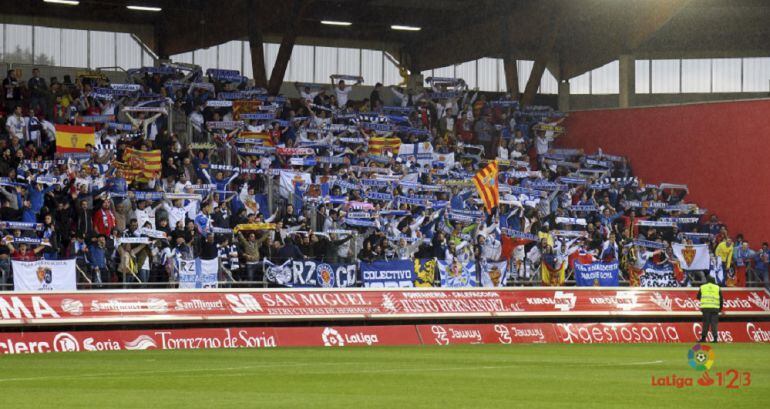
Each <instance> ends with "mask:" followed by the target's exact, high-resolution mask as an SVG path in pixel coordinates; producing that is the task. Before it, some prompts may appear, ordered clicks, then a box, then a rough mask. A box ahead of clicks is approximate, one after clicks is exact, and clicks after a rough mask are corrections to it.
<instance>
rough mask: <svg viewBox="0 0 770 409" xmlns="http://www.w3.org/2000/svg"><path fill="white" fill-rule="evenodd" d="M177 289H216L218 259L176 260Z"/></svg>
mask: <svg viewBox="0 0 770 409" xmlns="http://www.w3.org/2000/svg"><path fill="white" fill-rule="evenodd" d="M177 277H178V279H179V288H217V282H218V281H219V259H218V258H214V259H211V260H202V259H200V258H196V259H194V260H178V261H177Z"/></svg>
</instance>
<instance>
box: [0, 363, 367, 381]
mask: <svg viewBox="0 0 770 409" xmlns="http://www.w3.org/2000/svg"><path fill="white" fill-rule="evenodd" d="M351 363H352V362H351ZM328 364H331V365H342V364H344V363H342V362H340V363H337V362H335V363H328ZM328 364H324V363H294V362H281V363H276V364H272V365H249V366H236V367H229V368H198V369H171V370H167V371H134V372H105V373H98V374H81V375H51V376H35V377H28V378H0V382H15V381H37V380H45V379H81V378H122V377H133V376H136V375H160V374H173V373H188V372H221V371H238V370H243V369H259V368H289V367H299V366H316V365H328ZM356 364H358V363H357V362H356Z"/></svg>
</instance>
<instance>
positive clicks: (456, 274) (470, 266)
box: [437, 258, 478, 288]
mask: <svg viewBox="0 0 770 409" xmlns="http://www.w3.org/2000/svg"><path fill="white" fill-rule="evenodd" d="M437 264H438V272H439V274H440V275H441V286H442V287H449V288H456V287H477V286H478V280H477V278H476V263H475V262H473V261H469V262H467V263H463V262H461V261H460V260H458V259H457V258H455V259H454V260H452V262H451V263H447V262H444V261H441V260H439V261H438V263H437Z"/></svg>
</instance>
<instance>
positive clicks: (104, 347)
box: [0, 322, 770, 354]
mask: <svg viewBox="0 0 770 409" xmlns="http://www.w3.org/2000/svg"><path fill="white" fill-rule="evenodd" d="M700 329H701V327H700V324H699V323H619V324H618V323H580V324H552V323H528V324H520V323H508V324H434V325H416V326H415V325H392V326H357V327H345V326H334V327H301V328H277V327H272V328H263V327H241V328H192V329H146V330H125V331H124V330H110V331H68V332H12V333H11V332H9V333H0V354H28V353H48V352H82V351H113V350H176V349H211V348H277V347H300V346H303V347H322V346H325V347H335V348H336V347H355V346H378V345H388V346H397V345H420V344H422V345H453V344H532V343H565V344H585V343H659V342H669V343H670V342H684V343H694V342H696V341H697V339H698V337H699V336H700ZM719 341H720V342H727V343H732V342H770V323H768V322H728V323H723V324H721V325H720V327H719Z"/></svg>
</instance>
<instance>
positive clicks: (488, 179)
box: [473, 160, 500, 214]
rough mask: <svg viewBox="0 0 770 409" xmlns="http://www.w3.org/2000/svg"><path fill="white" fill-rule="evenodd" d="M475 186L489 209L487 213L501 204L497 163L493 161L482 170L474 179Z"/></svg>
mask: <svg viewBox="0 0 770 409" xmlns="http://www.w3.org/2000/svg"><path fill="white" fill-rule="evenodd" d="M473 184H474V185H476V190H478V192H479V197H481V200H482V201H483V202H484V207H486V208H487V213H490V214H491V213H492V209H494V208H495V207H497V205H498V204H500V188H499V186H498V183H497V161H496V160H495V161H493V162H492V163H490V164H489V165H487V166H486V167H485V168H484V169H481V170H480V171H479V172H478V173H476V176H474V177H473Z"/></svg>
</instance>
